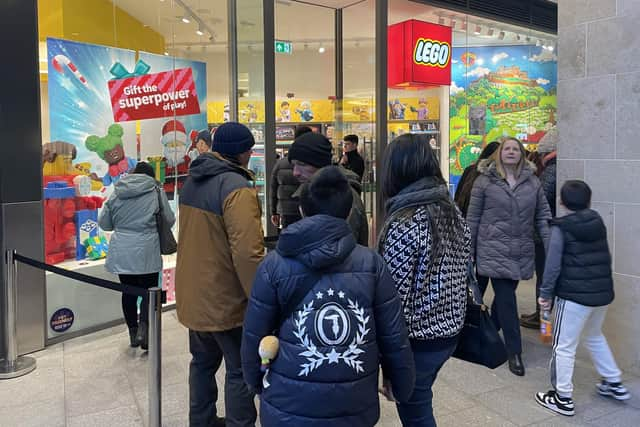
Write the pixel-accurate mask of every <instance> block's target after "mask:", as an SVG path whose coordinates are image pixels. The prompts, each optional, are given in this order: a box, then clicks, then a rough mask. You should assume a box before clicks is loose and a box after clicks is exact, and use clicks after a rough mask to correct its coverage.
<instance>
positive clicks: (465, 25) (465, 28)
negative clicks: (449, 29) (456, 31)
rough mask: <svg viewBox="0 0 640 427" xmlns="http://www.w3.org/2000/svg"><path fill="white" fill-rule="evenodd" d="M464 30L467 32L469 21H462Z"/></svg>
mask: <svg viewBox="0 0 640 427" xmlns="http://www.w3.org/2000/svg"><path fill="white" fill-rule="evenodd" d="M462 30H464V31H467V21H466V20H464V21H462Z"/></svg>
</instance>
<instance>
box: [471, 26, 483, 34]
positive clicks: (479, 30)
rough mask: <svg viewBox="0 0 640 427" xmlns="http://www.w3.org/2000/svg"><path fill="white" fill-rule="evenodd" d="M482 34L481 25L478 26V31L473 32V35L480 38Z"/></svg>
mask: <svg viewBox="0 0 640 427" xmlns="http://www.w3.org/2000/svg"><path fill="white" fill-rule="evenodd" d="M480 33H482V27H481V26H480V25H476V29H475V31H474V32H473V34H475V35H476V36H479V35H480Z"/></svg>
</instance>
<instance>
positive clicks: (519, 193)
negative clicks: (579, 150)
mask: <svg viewBox="0 0 640 427" xmlns="http://www.w3.org/2000/svg"><path fill="white" fill-rule="evenodd" d="M478 171H479V172H480V173H481V175H480V176H479V177H478V178H477V179H476V181H475V183H474V185H473V190H472V191H471V201H470V202H469V210H468V212H467V222H468V224H469V227H470V228H471V253H472V256H473V257H474V259H475V260H476V265H477V269H478V274H479V275H481V276H486V277H489V278H491V283H492V285H493V290H494V293H495V298H494V301H493V307H492V308H493V310H492V311H493V314H492V315H493V317H494V321H496V323H497V324H498V325H499V326H500V327H502V330H503V335H504V340H505V344H506V347H507V353H508V354H509V369H510V370H511V372H513V373H514V374H515V375H519V376H522V375H524V365H523V364H522V358H521V354H522V344H521V340H520V325H519V321H518V306H517V301H516V287H517V286H518V282H519V281H520V280H527V279H530V278H532V277H533V270H534V253H535V250H534V242H533V236H534V231H535V230H537V231H538V234H539V235H540V237H541V239H542V241H543V242H544V246H545V248H546V246H547V243H548V240H549V225H548V221H549V220H550V219H551V213H550V211H549V204H548V203H547V200H546V198H545V195H544V191H543V189H542V186H541V184H540V181H539V180H538V178H537V177H536V176H535V166H533V165H531V164H530V163H528V162H527V160H526V158H525V149H524V147H523V145H522V143H521V142H520V141H518V140H517V139H515V138H506V139H504V140H503V141H502V143H501V144H500V148H498V151H496V153H494V155H493V156H492V158H490V159H487V160H483V161H482V162H481V163H480V164H479V165H478ZM485 289H486V288H485ZM485 289H481V290H482V292H484V291H485Z"/></svg>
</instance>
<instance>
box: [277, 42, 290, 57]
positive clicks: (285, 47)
mask: <svg viewBox="0 0 640 427" xmlns="http://www.w3.org/2000/svg"><path fill="white" fill-rule="evenodd" d="M276 53H286V54H289V55H291V54H292V53H293V43H291V42H287V41H284V40H276Z"/></svg>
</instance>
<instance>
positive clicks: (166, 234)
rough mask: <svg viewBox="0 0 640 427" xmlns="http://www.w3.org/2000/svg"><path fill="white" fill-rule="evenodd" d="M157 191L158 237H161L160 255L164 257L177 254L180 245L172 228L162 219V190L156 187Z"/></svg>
mask: <svg viewBox="0 0 640 427" xmlns="http://www.w3.org/2000/svg"><path fill="white" fill-rule="evenodd" d="M156 191H157V193H158V212H156V213H155V216H156V227H157V228H158V236H160V253H161V254H162V255H171V254H175V253H176V252H177V251H178V243H177V242H176V238H175V237H174V236H173V231H171V227H169V225H168V224H167V223H166V222H165V221H164V218H163V217H162V194H160V188H159V187H156Z"/></svg>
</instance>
